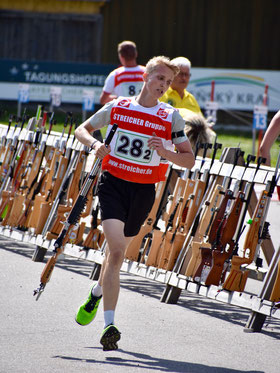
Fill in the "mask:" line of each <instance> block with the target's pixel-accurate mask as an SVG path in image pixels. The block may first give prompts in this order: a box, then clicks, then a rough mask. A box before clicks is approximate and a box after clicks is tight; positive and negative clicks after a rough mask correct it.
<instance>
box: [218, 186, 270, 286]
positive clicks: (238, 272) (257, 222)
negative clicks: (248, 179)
mask: <svg viewBox="0 0 280 373" xmlns="http://www.w3.org/2000/svg"><path fill="white" fill-rule="evenodd" d="M267 203H268V192H267V191H266V190H263V192H262V194H261V196H260V199H259V202H258V204H257V206H256V208H255V213H254V216H253V218H252V221H250V223H251V224H250V227H249V230H248V232H247V235H246V238H245V242H244V246H243V256H242V257H240V256H238V255H234V256H233V257H232V259H231V270H230V273H229V275H228V277H227V279H226V280H225V282H224V284H223V288H224V289H226V290H230V291H240V292H242V291H243V290H244V287H245V284H246V281H247V277H248V274H249V270H242V269H241V265H243V264H247V265H248V264H250V263H252V262H253V260H254V257H255V252H256V249H257V246H258V243H259V240H260V236H261V232H260V230H261V228H262V225H263V227H264V228H265V224H264V222H263V217H264V215H265V213H266V209H267ZM266 233H267V232H266V229H265V232H263V234H266Z"/></svg>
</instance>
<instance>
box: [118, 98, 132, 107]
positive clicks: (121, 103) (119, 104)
mask: <svg viewBox="0 0 280 373" xmlns="http://www.w3.org/2000/svg"><path fill="white" fill-rule="evenodd" d="M129 104H130V101H129V100H127V99H123V100H121V101H120V102H119V103H118V106H121V107H129Z"/></svg>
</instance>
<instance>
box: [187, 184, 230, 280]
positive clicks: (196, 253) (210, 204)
mask: <svg viewBox="0 0 280 373" xmlns="http://www.w3.org/2000/svg"><path fill="white" fill-rule="evenodd" d="M222 190H223V187H222V186H221V185H220V184H217V185H216V186H215V189H214V191H213V193H212V195H211V196H210V200H209V201H205V207H204V212H203V213H202V216H201V221H200V224H199V225H198V229H197V232H196V235H195V236H194V238H193V240H192V242H191V243H190V250H191V258H190V261H189V263H188V266H187V268H186V272H185V276H187V277H193V276H194V274H195V272H196V270H197V267H198V265H199V264H200V262H201V251H200V247H201V246H204V245H206V243H203V238H204V237H206V236H207V234H208V233H207V229H208V228H209V225H210V224H211V219H212V217H213V216H214V214H215V210H216V208H217V206H218V205H219V203H220V199H221V196H222V194H221V192H222Z"/></svg>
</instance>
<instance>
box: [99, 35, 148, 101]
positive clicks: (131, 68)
mask: <svg viewBox="0 0 280 373" xmlns="http://www.w3.org/2000/svg"><path fill="white" fill-rule="evenodd" d="M137 55H138V52H137V48H136V44H135V43H134V42H133V41H129V40H125V41H123V42H121V43H120V44H119V45H118V56H119V60H120V62H121V64H122V66H121V67H118V68H117V69H115V70H113V71H112V72H111V73H110V74H109V75H108V76H107V78H106V80H105V84H104V87H103V90H102V93H101V95H100V103H101V105H104V104H106V103H107V102H109V101H112V100H113V99H114V98H117V97H119V96H125V97H131V96H136V95H138V94H139V92H140V90H141V88H142V86H143V73H144V71H145V67H144V66H142V65H138V64H137V60H136V59H137Z"/></svg>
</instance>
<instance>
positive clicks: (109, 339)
mask: <svg viewBox="0 0 280 373" xmlns="http://www.w3.org/2000/svg"><path fill="white" fill-rule="evenodd" d="M120 339H121V333H120V332H119V330H118V328H117V327H116V326H115V325H113V324H110V325H108V326H107V327H106V328H105V329H104V330H103V333H102V335H101V339H100V343H101V344H102V346H103V351H111V350H117V349H118V344H117V342H118V341H119V340H120Z"/></svg>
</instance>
